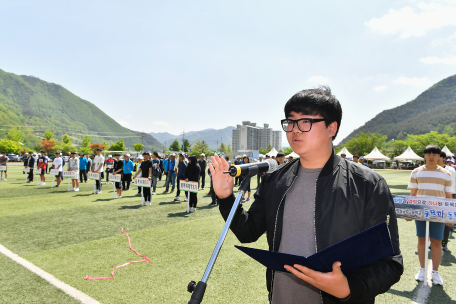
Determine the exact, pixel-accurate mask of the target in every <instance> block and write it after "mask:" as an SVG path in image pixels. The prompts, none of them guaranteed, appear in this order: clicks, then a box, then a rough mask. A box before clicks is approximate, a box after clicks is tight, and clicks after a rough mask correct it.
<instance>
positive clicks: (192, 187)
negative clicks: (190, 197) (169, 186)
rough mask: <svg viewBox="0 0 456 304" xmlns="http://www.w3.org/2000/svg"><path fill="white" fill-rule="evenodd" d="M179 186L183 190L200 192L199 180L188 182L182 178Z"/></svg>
mask: <svg viewBox="0 0 456 304" xmlns="http://www.w3.org/2000/svg"><path fill="white" fill-rule="evenodd" d="M179 187H180V190H181V191H188V192H193V193H198V182H186V181H185V180H180V184H179Z"/></svg>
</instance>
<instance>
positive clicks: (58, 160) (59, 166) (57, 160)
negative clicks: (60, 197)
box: [52, 151, 63, 188]
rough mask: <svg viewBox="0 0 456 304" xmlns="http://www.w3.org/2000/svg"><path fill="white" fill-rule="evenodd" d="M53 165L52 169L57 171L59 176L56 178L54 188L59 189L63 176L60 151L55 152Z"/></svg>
mask: <svg viewBox="0 0 456 304" xmlns="http://www.w3.org/2000/svg"><path fill="white" fill-rule="evenodd" d="M52 164H53V165H54V169H56V170H59V174H58V175H57V176H56V178H57V186H55V187H56V188H59V187H60V183H61V182H62V174H63V159H62V157H61V156H60V151H57V152H55V158H54V161H53V162H52Z"/></svg>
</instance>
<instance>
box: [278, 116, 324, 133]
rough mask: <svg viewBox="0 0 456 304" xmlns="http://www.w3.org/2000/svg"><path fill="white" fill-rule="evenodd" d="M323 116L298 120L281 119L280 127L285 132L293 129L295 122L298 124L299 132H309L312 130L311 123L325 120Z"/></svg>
mask: <svg viewBox="0 0 456 304" xmlns="http://www.w3.org/2000/svg"><path fill="white" fill-rule="evenodd" d="M325 120H326V119H324V118H301V119H298V120H293V119H282V120H281V121H280V122H281V123H282V128H283V130H284V131H285V132H291V131H293V128H294V126H295V124H297V125H298V129H299V130H300V131H301V132H309V131H310V130H312V125H313V124H314V123H316V122H320V121H325Z"/></svg>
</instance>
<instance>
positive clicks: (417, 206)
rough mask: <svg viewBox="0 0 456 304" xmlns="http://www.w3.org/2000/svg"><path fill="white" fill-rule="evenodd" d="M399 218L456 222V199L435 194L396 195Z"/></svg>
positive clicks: (395, 200) (395, 202) (395, 203)
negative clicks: (435, 195)
mask: <svg viewBox="0 0 456 304" xmlns="http://www.w3.org/2000/svg"><path fill="white" fill-rule="evenodd" d="M393 199H394V206H395V208H396V215H397V217H398V218H410V219H413V220H420V221H430V222H441V223H456V199H451V198H443V197H433V196H402V195H394V196H393Z"/></svg>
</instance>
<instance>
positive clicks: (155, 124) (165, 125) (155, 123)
mask: <svg viewBox="0 0 456 304" xmlns="http://www.w3.org/2000/svg"><path fill="white" fill-rule="evenodd" d="M152 124H153V125H154V126H160V127H170V125H169V124H167V123H166V122H164V121H154V122H153V123H152Z"/></svg>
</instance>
